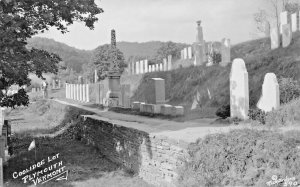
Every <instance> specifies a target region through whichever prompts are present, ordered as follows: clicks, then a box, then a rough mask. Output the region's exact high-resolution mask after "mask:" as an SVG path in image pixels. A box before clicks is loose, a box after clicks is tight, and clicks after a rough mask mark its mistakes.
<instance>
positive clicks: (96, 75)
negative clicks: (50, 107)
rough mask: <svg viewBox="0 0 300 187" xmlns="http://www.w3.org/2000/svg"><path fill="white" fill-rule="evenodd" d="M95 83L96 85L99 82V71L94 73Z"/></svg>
mask: <svg viewBox="0 0 300 187" xmlns="http://www.w3.org/2000/svg"><path fill="white" fill-rule="evenodd" d="M94 76H95V77H94V82H95V83H96V82H98V70H96V69H95V71H94Z"/></svg>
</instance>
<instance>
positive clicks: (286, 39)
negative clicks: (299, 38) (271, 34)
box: [282, 24, 292, 47]
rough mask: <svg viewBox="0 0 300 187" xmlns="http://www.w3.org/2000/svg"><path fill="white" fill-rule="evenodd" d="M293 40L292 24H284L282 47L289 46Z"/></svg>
mask: <svg viewBox="0 0 300 187" xmlns="http://www.w3.org/2000/svg"><path fill="white" fill-rule="evenodd" d="M291 41H292V31H291V26H290V24H285V25H283V26H282V47H287V46H289V45H290V44H291Z"/></svg>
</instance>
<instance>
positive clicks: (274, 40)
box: [271, 27, 280, 49]
mask: <svg viewBox="0 0 300 187" xmlns="http://www.w3.org/2000/svg"><path fill="white" fill-rule="evenodd" d="M279 40H280V36H279V33H278V29H277V27H273V28H272V29H271V49H277V48H278V47H279Z"/></svg>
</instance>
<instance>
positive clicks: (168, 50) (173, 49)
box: [155, 41, 185, 61]
mask: <svg viewBox="0 0 300 187" xmlns="http://www.w3.org/2000/svg"><path fill="white" fill-rule="evenodd" d="M183 47H185V45H180V44H176V43H173V42H171V41H170V42H167V43H163V44H161V46H160V48H159V49H158V50H157V52H156V56H155V60H156V61H162V60H163V59H164V58H167V57H168V55H172V57H173V58H175V59H179V58H180V51H181V49H182V48H183Z"/></svg>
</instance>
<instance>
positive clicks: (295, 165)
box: [179, 129, 300, 186]
mask: <svg viewBox="0 0 300 187" xmlns="http://www.w3.org/2000/svg"><path fill="white" fill-rule="evenodd" d="M299 135H300V132H299V131H297V132H296V131H294V132H288V134H285V135H283V134H280V133H274V132H272V131H260V130H251V129H243V130H234V131H231V132H230V133H227V134H212V135H208V136H206V137H205V138H204V139H203V140H198V141H197V142H196V143H195V144H192V145H191V146H190V148H189V152H190V159H189V160H188V161H187V162H186V164H185V166H184V167H183V168H182V169H181V170H180V173H181V174H180V177H179V183H180V186H266V182H268V181H270V180H271V177H272V176H273V175H277V176H278V178H285V177H290V178H291V177H295V178H296V181H297V180H298V181H299V179H300V170H299V166H300V150H299V148H297V146H298V144H299V141H300V139H299V137H300V136H299Z"/></svg>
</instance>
